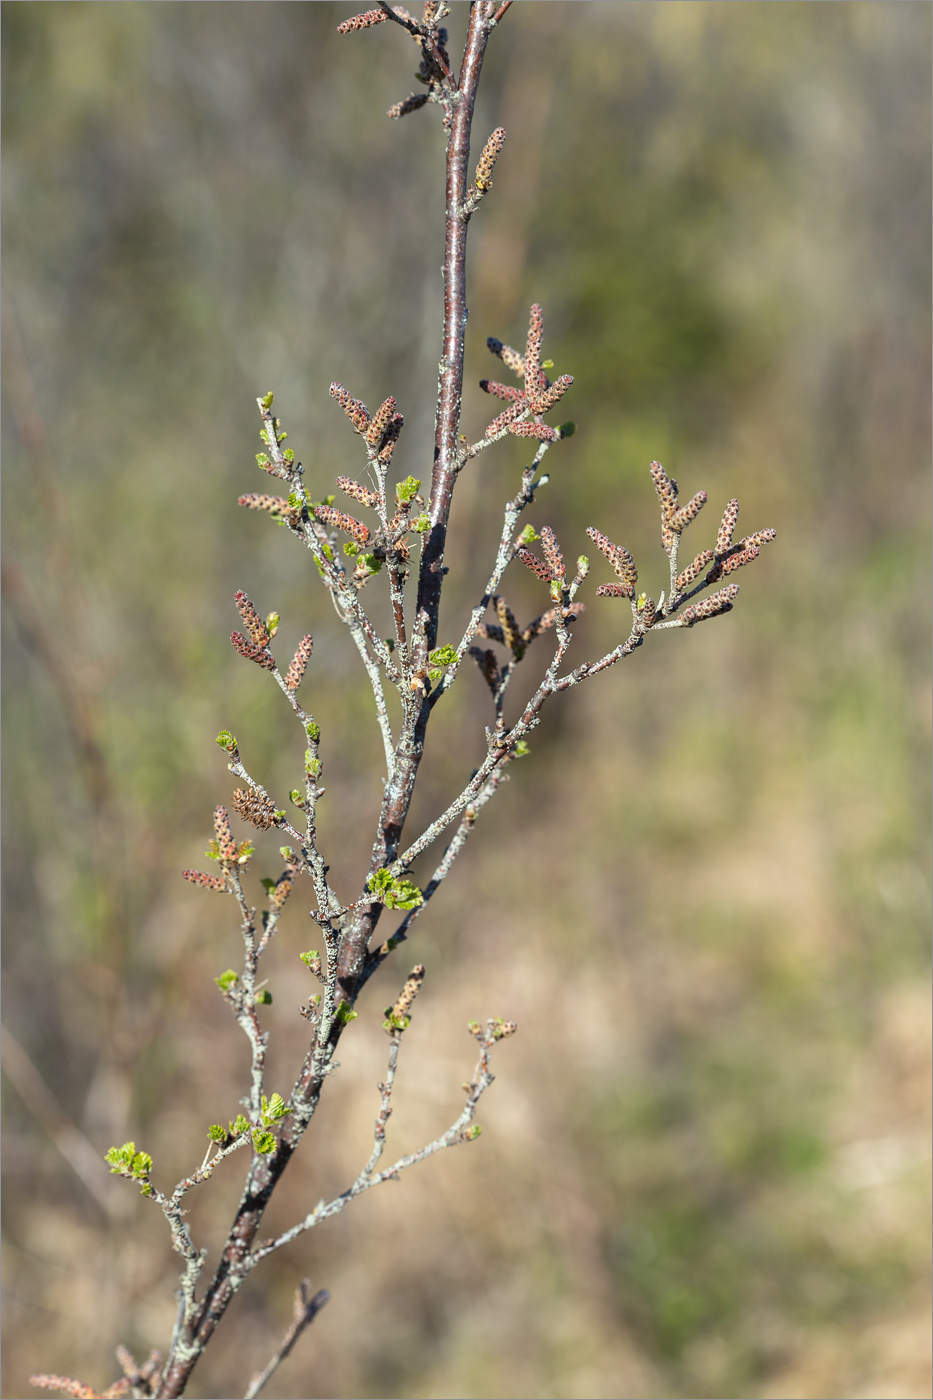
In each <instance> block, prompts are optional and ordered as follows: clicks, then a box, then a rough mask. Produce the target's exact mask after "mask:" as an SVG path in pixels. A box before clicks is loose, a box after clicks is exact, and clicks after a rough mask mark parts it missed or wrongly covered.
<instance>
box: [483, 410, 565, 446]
mask: <svg viewBox="0 0 933 1400" xmlns="http://www.w3.org/2000/svg"><path fill="white" fill-rule="evenodd" d="M499 416H500V417H502V416H503V415H502V414H500V415H499ZM486 431H487V433H488V432H489V429H488V428H487V429H486ZM509 432H510V433H513V434H514V435H515V437H527V438H537V439H538V441H539V442H557V440H558V438H559V437H560V433H559V432H558V431H557V429H556V428H551V427H549V426H548V424H547V423H510V424H509Z"/></svg>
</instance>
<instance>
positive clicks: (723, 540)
mask: <svg viewBox="0 0 933 1400" xmlns="http://www.w3.org/2000/svg"><path fill="white" fill-rule="evenodd" d="M738 518H739V503H738V501H737V500H735V499H734V498H733V499H732V500H731V501H730V502H729V504H728V505H727V506H726V508H725V510H724V511H723V515H722V522H721V523H720V526H719V534H718V535H717V536H716V553H717V554H725V553H726V551H727V550H729V549H731V548H732V536H733V535H734V534H735V527H736V523H737V521H738Z"/></svg>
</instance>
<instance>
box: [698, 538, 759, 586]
mask: <svg viewBox="0 0 933 1400" xmlns="http://www.w3.org/2000/svg"><path fill="white" fill-rule="evenodd" d="M760 552H761V551H760V550H759V548H758V546H757V544H750V545H749V546H748V548H747V549H740V550H739V552H738V554H730V555H729V557H728V558H727V559H723V560H722V561H721V562H720V563H718V564H717V565H716V569H717V574H716V577H717V578H725V576H726V574H734V573H735V571H736V569H741V568H742V567H743V565H745V564H751V563H752V561H753V560H754V559H757V558H758V555H759V554H760ZM710 572H711V573H712V570H710Z"/></svg>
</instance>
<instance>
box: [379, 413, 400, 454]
mask: <svg viewBox="0 0 933 1400" xmlns="http://www.w3.org/2000/svg"><path fill="white" fill-rule="evenodd" d="M404 422H405V419H404V417H403V415H402V414H401V413H393V414H392V419H391V422H390V423H389V424H388V426H387V427H386V430H385V432H384V433H383V434H382V447H381V448H380V449H379V460H380V462H383V463H386V462H390V461H391V460H392V453H393V452H394V451H395V444H396V443H397V442H398V435H399V433H400V432H401V431H402V425H403V424H404Z"/></svg>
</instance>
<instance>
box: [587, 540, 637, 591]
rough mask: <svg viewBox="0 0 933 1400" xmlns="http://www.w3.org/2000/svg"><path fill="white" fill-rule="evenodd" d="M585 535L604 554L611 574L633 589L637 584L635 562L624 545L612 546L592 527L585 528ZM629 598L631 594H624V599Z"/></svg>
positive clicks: (610, 542)
mask: <svg viewBox="0 0 933 1400" xmlns="http://www.w3.org/2000/svg"><path fill="white" fill-rule="evenodd" d="M586 533H587V534H588V535H589V537H590V539H591V540H592V541H593V543H594V544H595V545H596V548H597V549H598V550H600V551H601V552H602V553H603V554H605V556H606V558H607V559H608V560H609V563H610V564H611V565H612V572H613V573H614V574H615V576H616V578H618V579H621V580H622V582H623V583H625V584H628V585H629V587H630V588H634V587H635V584H636V583H637V582H638V570H637V569H636V567H635V560H634V559H633V558H632V556H631V554H629V552H628V550H627V549H626V548H625V545H624V544H613V542H612V540H610V539H609V538H608V536H606V535H604V534H603V533H602V531H601V530H597V529H594V527H593V526H592V525H590V526H588V527H587V531H586ZM630 596H631V594H626V597H630Z"/></svg>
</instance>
